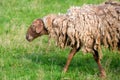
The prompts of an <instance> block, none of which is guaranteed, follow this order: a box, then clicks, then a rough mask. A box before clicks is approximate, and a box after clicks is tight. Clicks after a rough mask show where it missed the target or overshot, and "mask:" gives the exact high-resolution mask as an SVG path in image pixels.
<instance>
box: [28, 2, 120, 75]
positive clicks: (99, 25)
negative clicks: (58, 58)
mask: <svg viewBox="0 0 120 80" xmlns="http://www.w3.org/2000/svg"><path fill="white" fill-rule="evenodd" d="M42 35H49V37H50V38H54V39H55V40H56V42H57V45H58V46H60V47H61V48H65V47H66V46H70V47H71V48H72V49H71V51H70V53H69V55H68V59H67V62H66V65H65V67H64V69H63V71H64V72H66V71H67V70H68V67H69V65H70V62H71V60H72V58H73V56H74V55H75V54H76V53H77V52H78V51H79V50H80V49H81V50H82V51H83V52H84V53H88V52H89V53H92V55H93V57H94V59H95V61H96V63H97V65H98V68H99V71H100V76H101V77H105V76H106V73H105V70H104V68H103V67H102V65H101V61H100V59H101V57H102V51H101V46H102V45H103V46H105V47H106V48H109V49H112V50H116V49H118V50H120V3H119V2H105V3H104V4H100V5H84V6H82V7H71V8H69V9H68V11H67V12H66V13H65V14H49V15H47V16H45V17H43V18H42V19H36V20H34V21H33V23H32V24H31V26H30V27H29V28H28V30H27V34H26V39H27V40H28V41H32V40H34V39H35V38H37V37H39V36H42Z"/></svg>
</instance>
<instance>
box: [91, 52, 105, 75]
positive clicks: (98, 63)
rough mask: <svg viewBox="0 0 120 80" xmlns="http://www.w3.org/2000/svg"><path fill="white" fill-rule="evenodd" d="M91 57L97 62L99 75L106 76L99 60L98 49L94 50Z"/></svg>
mask: <svg viewBox="0 0 120 80" xmlns="http://www.w3.org/2000/svg"><path fill="white" fill-rule="evenodd" d="M93 57H94V59H95V61H96V62H97V65H98V68H99V71H100V77H106V73H105V70H104V69H103V68H102V65H101V61H100V57H99V53H98V51H96V50H94V54H93Z"/></svg>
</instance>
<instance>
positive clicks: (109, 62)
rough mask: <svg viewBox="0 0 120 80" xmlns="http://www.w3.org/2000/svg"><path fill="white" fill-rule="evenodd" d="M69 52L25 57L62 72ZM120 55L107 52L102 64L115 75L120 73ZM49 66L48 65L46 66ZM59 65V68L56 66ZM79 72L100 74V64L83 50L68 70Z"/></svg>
mask: <svg viewBox="0 0 120 80" xmlns="http://www.w3.org/2000/svg"><path fill="white" fill-rule="evenodd" d="M67 54H68V53H66V54H65V55H64V53H61V54H56V53H55V52H54V51H53V52H52V53H51V52H50V53H46V52H45V51H42V53H41V52H40V53H27V54H25V55H24V56H23V57H24V58H26V59H29V60H31V61H32V62H33V63H36V64H37V65H40V66H42V67H43V68H44V70H46V71H48V70H51V67H53V71H55V70H57V72H62V69H63V67H64V65H65V63H66V60H67ZM119 56H120V55H119V54H111V53H110V54H109V55H108V54H105V55H104V57H103V59H102V65H103V67H104V68H105V70H106V72H107V73H108V74H109V72H110V73H113V75H119V74H120V57H119ZM46 66H47V67H46ZM56 67H57V68H56ZM75 71H77V72H79V73H81V72H82V73H83V74H91V75H94V74H98V73H99V70H98V66H97V64H96V62H95V61H94V59H93V57H92V55H91V54H86V55H82V53H81V52H79V53H77V54H76V55H75V57H74V58H73V60H72V62H71V64H70V66H69V69H68V72H72V73H73V72H75Z"/></svg>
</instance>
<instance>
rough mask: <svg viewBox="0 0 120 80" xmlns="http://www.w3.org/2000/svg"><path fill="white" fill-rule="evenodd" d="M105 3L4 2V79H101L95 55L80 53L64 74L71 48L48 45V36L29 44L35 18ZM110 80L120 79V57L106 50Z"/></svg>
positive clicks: (0, 69)
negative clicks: (94, 58)
mask: <svg viewBox="0 0 120 80" xmlns="http://www.w3.org/2000/svg"><path fill="white" fill-rule="evenodd" d="M103 1H104V0H94V1H93V0H12V1H11V0H0V80H100V78H99V77H98V73H99V72H98V68H97V65H96V63H95V61H94V60H93V57H92V55H91V54H87V55H83V54H82V52H78V53H77V54H76V56H75V57H74V59H73V60H72V62H71V65H70V67H69V70H68V72H67V73H65V74H64V73H62V69H63V66H64V65H65V63H66V59H67V56H68V53H69V51H70V49H69V48H66V49H64V50H61V49H60V48H59V47H56V45H54V43H52V45H50V46H48V43H47V42H48V38H47V36H43V37H41V38H38V39H36V40H34V41H33V42H31V43H29V42H27V41H26V39H25V34H26V31H27V28H28V26H29V25H30V24H31V22H32V21H33V20H34V19H35V18H41V17H43V16H45V15H47V14H50V13H65V12H66V11H67V9H68V8H69V7H70V6H73V5H74V6H81V5H83V4H84V3H85V4H87V3H91V4H98V3H101V2H103ZM103 53H104V57H103V59H102V64H103V65H104V68H105V70H106V72H107V78H106V80H119V79H120V54H119V53H117V52H110V51H109V50H107V49H103Z"/></svg>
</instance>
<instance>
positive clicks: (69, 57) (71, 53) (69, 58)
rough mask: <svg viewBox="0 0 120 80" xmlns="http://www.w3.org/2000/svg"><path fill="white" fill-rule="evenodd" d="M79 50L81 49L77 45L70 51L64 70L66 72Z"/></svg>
mask: <svg viewBox="0 0 120 80" xmlns="http://www.w3.org/2000/svg"><path fill="white" fill-rule="evenodd" d="M78 50H79V49H77V48H76V47H75V48H73V49H72V50H71V51H70V53H69V55H68V59H67V62H66V65H65V67H64V70H63V72H66V71H67V70H68V67H69V65H70V62H71V60H72V58H73V56H74V55H75V54H76V52H77V51H78Z"/></svg>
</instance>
